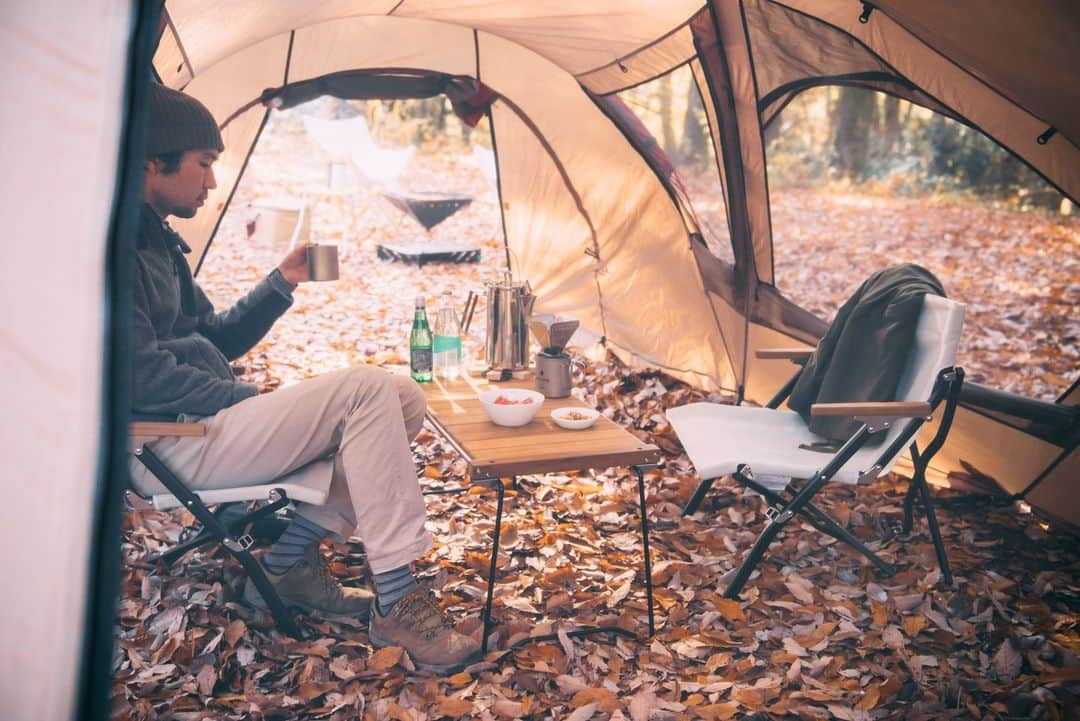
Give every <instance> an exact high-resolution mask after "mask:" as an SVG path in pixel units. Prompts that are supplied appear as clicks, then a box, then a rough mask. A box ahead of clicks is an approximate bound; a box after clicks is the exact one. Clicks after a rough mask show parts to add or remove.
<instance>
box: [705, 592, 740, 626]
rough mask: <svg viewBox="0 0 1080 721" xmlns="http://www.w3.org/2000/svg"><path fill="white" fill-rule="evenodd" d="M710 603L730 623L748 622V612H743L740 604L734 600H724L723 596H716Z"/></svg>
mask: <svg viewBox="0 0 1080 721" xmlns="http://www.w3.org/2000/svg"><path fill="white" fill-rule="evenodd" d="M709 602H710V603H712V604H713V605H714V606H716V610H717V611H719V612H720V613H721V614H723V616H724V618H726V619H728V620H729V621H745V620H746V612H745V611H743V609H742V606H740V605H739V602H738V601H736V600H734V599H731V598H724V597H723V596H714V597H713V598H710V599H709Z"/></svg>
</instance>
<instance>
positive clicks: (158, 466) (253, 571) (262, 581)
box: [135, 444, 302, 638]
mask: <svg viewBox="0 0 1080 721" xmlns="http://www.w3.org/2000/svg"><path fill="white" fill-rule="evenodd" d="M135 458H137V459H138V460H139V462H140V463H142V464H143V465H144V466H145V467H146V469H147V470H148V471H150V473H152V474H153V475H154V477H155V478H157V479H158V480H159V481H161V484H162V485H163V486H165V488H166V489H168V491H169V493H171V494H172V495H174V496H175V497H176V498H177V500H179V501H180V503H181V504H182V505H183V507H184V508H186V509H187V510H188V511H190V512H191V513H192V515H194V516H195V518H196V519H197V520H198V521H199V523H200V524H202V530H201V531H200V532H199V533H198V534H197V535H195V536H194V537H193V538H191V539H190V540H188V541H185V542H183V543H180V544H178V545H177V546H174V547H173V548H170V549H169V550H168V551H165V552H164V553H162V554H160V555H159V556H158V557H157V558H156V559H155V560H157V561H160V562H161V563H163V564H165V566H166V567H168V566H171V565H172V564H173V563H175V562H176V561H177V560H178V559H179V558H180V557H181V556H183V555H184V554H186V553H187V552H188V551H191V550H193V549H195V548H198V547H200V546H203V545H206V544H208V543H219V544H221V546H222V547H223V548H224V549H225V550H226V551H228V552H229V554H230V555H232V557H233V558H235V559H236V560H237V561H239V562H240V565H242V566H243V567H244V570H245V571H246V572H247V574H248V577H249V578H250V579H251V581H252V583H254V584H255V588H256V589H257V590H258V591H259V594H260V595H261V596H262V597H263V600H264V601H266V606H267V608H268V609H269V611H270V614H271V616H273V618H274V621H275V622H276V623H277V626H278V628H280V629H281V630H282V631H284V632H285V633H286V634H288V635H289V636H292V637H293V638H301V637H302V633H301V631H300V627H299V626H297V625H296V622H295V621H294V620H293V617H292V615H291V614H290V613H289V610H288V609H287V608H286V607H285V604H284V602H283V601H282V600H281V597H280V596H279V595H278V593H277V591H276V590H275V589H274V587H273V585H272V584H271V583H270V579H268V578H267V577H266V573H265V571H263V568H262V564H260V563H259V561H258V560H257V559H256V558H255V557H254V556H252V555H251V547H252V546H253V545H255V539H254V538H253V537H252V536H251V535H249V534H244V533H239V532H240V531H242V530H243V529H244V528H245V527H246V526H247V525H248V524H249V523H253V522H258V521H260V520H265V519H267V518H268V517H269V516H270V515H271V514H274V513H276V512H277V511H278V510H280V509H282V508H284V507H285V506H287V505H288V504H289V502H290V501H289V497H288V495H287V494H286V493H285V489H283V488H275V489H274V490H272V491H271V492H270V495H269V498H268V499H267V502H266V503H265V504H263V505H262V506H260V507H259V508H256V509H255V510H253V511H251V512H249V513H247V514H245V515H244V516H243V517H241V518H239V519H237V520H236V521H233V522H231V523H229V524H228V526H226V525H225V524H223V523H222V522H221V520H220V518H219V513H220V511H221V510H222V509H221V508H220V507H219V508H218V510H217V511H211V510H210V509H209V508H208V507H207V506H206V504H205V503H203V501H202V499H201V498H199V496H198V495H197V494H195V493H194V492H192V491H191V490H190V489H189V488H188V487H187V486H186V485H184V483H183V482H182V481H181V480H180V479H179V478H177V476H176V474H175V473H173V472H172V471H171V470H169V468H168V467H166V465H165V464H164V463H163V462H162V460H161V459H160V458H158V456H157V455H156V454H155V453H154V452H153V451H152V450H150V448H149V447H148V445H146V444H143V445H142V446H140V447H138V448H136V449H135Z"/></svg>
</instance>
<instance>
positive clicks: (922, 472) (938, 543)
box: [912, 468, 953, 586]
mask: <svg viewBox="0 0 1080 721" xmlns="http://www.w3.org/2000/svg"><path fill="white" fill-rule="evenodd" d="M912 485H915V486H917V487H918V489H919V495H920V496H922V503H923V508H924V509H925V510H926V525H928V526H929V527H930V537H931V538H932V539H933V540H934V551H935V552H936V553H937V560H938V567H939V568H940V569H941V577H942V578H943V579H945V583H946V584H948V585H949V586H951V585H952V584H953V577H952V570H951V569H950V568H949V556H948V555H947V554H946V553H945V542H944V541H942V540H941V529H940V528H939V527H938V521H937V514H936V513H934V504H933V502H932V501H931V498H930V486H929V485H928V484H927V483H926V469H925V468H920V469H918V470H917V471H916V472H915V478H914V479H913V480H912Z"/></svg>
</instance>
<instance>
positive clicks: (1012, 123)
mask: <svg viewBox="0 0 1080 721" xmlns="http://www.w3.org/2000/svg"><path fill="white" fill-rule="evenodd" d="M781 4H783V5H786V6H789V7H791V8H793V9H796V10H799V11H801V12H803V13H805V14H808V15H811V16H816V17H818V18H820V19H821V20H823V21H825V22H828V23H830V24H832V25H835V26H836V27H838V28H840V29H842V30H844V31H845V32H847V33H849V34H850V35H851V36H852V37H855V38H857V39H858V40H860V41H861V42H863V43H864V44H865V45H867V46H868V47H869V48H870V49H871V50H873V51H874V52H875V53H877V54H878V55H880V56H881V57H882V58H883V59H884V60H885V61H886V62H888V63H889V64H890V65H892V66H893V67H894V68H896V70H897V71H898V72H900V73H901V74H902V75H904V76H905V77H907V78H908V79H909V80H911V81H912V82H914V83H915V84H916V85H918V86H919V87H921V88H922V89H923V90H925V91H926V92H927V93H928V94H929V95H931V96H933V97H935V98H937V99H938V100H940V101H941V102H942V103H944V104H945V105H947V106H949V107H950V108H952V109H953V110H955V111H956V112H957V113H959V114H960V115H961V116H963V117H964V118H967V119H968V120H969V121H971V123H973V124H974V125H975V126H977V127H978V128H980V129H981V130H982V131H983V132H985V133H986V134H987V135H989V136H990V137H992V138H994V139H996V140H997V141H998V142H999V143H1001V144H1003V145H1004V146H1005V147H1007V148H1009V149H1010V150H1012V151H1013V152H1014V153H1016V154H1017V155H1019V156H1020V157H1021V158H1023V159H1024V160H1026V161H1027V162H1028V163H1030V164H1031V166H1032V167H1034V168H1035V169H1036V170H1038V171H1039V172H1041V173H1042V174H1043V175H1045V176H1046V177H1047V178H1048V179H1050V180H1051V181H1052V182H1053V183H1055V184H1056V185H1057V186H1058V187H1059V188H1061V189H1062V190H1063V191H1064V192H1065V193H1067V194H1068V195H1070V196H1072V197H1073V198H1074V199H1076V198H1078V197H1080V148H1078V147H1077V146H1076V145H1075V144H1074V143H1073V142H1071V141H1070V140H1069V139H1068V137H1066V136H1065V135H1064V134H1061V135H1057V136H1055V137H1054V138H1051V139H1050V141H1049V142H1048V143H1046V144H1045V145H1040V144H1039V143H1038V142H1037V139H1038V137H1039V136H1040V135H1042V134H1043V133H1044V132H1045V131H1046V129H1047V121H1045V120H1042V119H1040V118H1038V117H1036V116H1034V115H1031V114H1030V113H1028V112H1026V111H1025V110H1024V109H1023V108H1021V107H1019V106H1016V105H1013V104H1011V103H1009V102H1008V101H1007V100H1006V99H1005V98H1004V96H1003V95H1001V94H1000V93H999V92H997V91H995V90H994V89H992V87H991V86H989V85H987V83H986V82H985V81H984V80H982V79H980V78H978V77H976V76H975V75H972V74H969V73H968V72H967V71H966V70H964V69H962V68H961V67H960V66H958V65H956V64H955V63H954V62H953V61H952V60H950V59H949V58H947V57H946V56H945V55H943V54H941V53H939V52H938V51H937V50H935V49H933V48H931V47H929V46H927V45H926V44H924V43H923V42H922V41H920V40H919V39H918V38H916V37H915V36H913V35H912V34H911V33H909V32H908V31H907V30H905V29H904V28H903V27H901V26H900V25H898V24H897V23H896V22H895V21H894V20H892V18H890V17H889V16H888V15H887V14H885V13H873V14H872V15H871V17H870V20H869V22H867V23H860V22H859V20H858V14H859V12H861V10H859V6H858V5H856V4H855V3H853V2H848V1H847V0H785V2H783V3H781ZM1033 4H1034V3H1033ZM965 5H968V6H970V5H972V3H966V4H965ZM1020 7H1023V8H1026V7H1027V3H1023V4H1021V5H1020ZM972 12H982V11H972ZM1016 12H1017V13H1019V12H1021V10H1019V9H1018V10H1016ZM1011 17H1013V14H1012V13H1009V14H1007V15H1005V16H1003V17H1001V18H998V19H996V20H995V24H996V23H997V22H1000V23H1001V27H1009V26H1008V24H1007V23H1008V21H1009V19H1010V18H1011ZM1062 22H1063V23H1068V18H1062ZM1022 27H1025V26H1024V25H1023V24H1020V25H1017V26H1015V29H1017V30H1019V28H1022ZM1029 39H1030V40H1031V41H1034V40H1035V39H1034V37H1031V38H1029ZM1054 39H1060V38H1057V37H1056V35H1055V34H1051V35H1048V36H1045V37H1043V38H1041V39H1039V40H1038V41H1039V42H1050V41H1052V40H1054ZM985 42H990V40H989V39H987V40H985ZM1075 47H1076V46H1075V45H1074V46H1073V48H1075ZM989 52H998V49H994V50H990V51H989ZM1073 52H1075V50H1073ZM1059 53H1060V54H1067V53H1068V51H1067V50H1064V49H1059V50H1057V51H1055V57H1058V56H1059V55H1058V54H1059ZM1031 59H1032V60H1033V61H1035V62H1037V61H1036V60H1035V58H1031ZM983 70H984V71H985V68H983ZM1056 70H1057V67H1054V68H1043V69H1042V71H1043V72H1050V73H1054V72H1055V71H1056ZM1064 72H1065V73H1066V80H1067V82H1066V84H1065V86H1066V87H1071V88H1074V89H1075V88H1076V87H1077V86H1080V63H1075V62H1074V63H1073V64H1072V65H1071V66H1070V67H1068V68H1066V69H1065V70H1064ZM994 82H995V83H996V82H997V78H994ZM1063 92H1064V93H1065V94H1068V93H1069V91H1068V90H1064V91H1063ZM1074 117H1075V113H1074Z"/></svg>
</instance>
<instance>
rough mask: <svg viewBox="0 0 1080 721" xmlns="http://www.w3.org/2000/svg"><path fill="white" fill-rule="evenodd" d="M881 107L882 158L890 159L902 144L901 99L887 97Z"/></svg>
mask: <svg viewBox="0 0 1080 721" xmlns="http://www.w3.org/2000/svg"><path fill="white" fill-rule="evenodd" d="M883 101H884V102H883V103H882V107H881V151H880V153H879V155H880V157H882V158H888V157H889V156H890V155H892V153H893V151H894V150H896V148H897V146H898V145H899V144H900V98H897V97H895V96H892V95H886V96H884V98H883Z"/></svg>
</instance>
